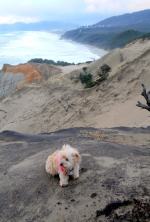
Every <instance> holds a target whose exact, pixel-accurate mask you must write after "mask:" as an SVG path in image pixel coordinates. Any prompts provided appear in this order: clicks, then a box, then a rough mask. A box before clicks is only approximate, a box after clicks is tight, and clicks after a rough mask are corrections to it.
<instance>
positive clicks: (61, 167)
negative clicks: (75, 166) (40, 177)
mask: <svg viewBox="0 0 150 222" xmlns="http://www.w3.org/2000/svg"><path fill="white" fill-rule="evenodd" d="M60 170H61V172H63V174H67V172H66V169H65V167H64V166H60Z"/></svg>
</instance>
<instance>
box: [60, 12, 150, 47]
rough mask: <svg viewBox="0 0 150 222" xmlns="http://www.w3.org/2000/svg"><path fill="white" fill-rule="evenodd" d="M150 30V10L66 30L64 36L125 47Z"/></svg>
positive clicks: (76, 39)
mask: <svg viewBox="0 0 150 222" xmlns="http://www.w3.org/2000/svg"><path fill="white" fill-rule="evenodd" d="M148 32H150V10H145V11H139V12H136V13H131V14H125V15H121V16H115V17H111V18H108V19H105V20H103V21H101V22H99V23H97V24H94V25H92V26H88V27H80V28H79V29H76V30H71V31H68V32H66V33H65V34H64V35H63V36H62V37H63V38H67V39H72V40H74V41H77V42H82V43H87V44H91V45H94V46H98V47H100V48H104V49H113V48H116V47H123V46H125V44H127V43H130V42H132V41H133V40H134V39H138V38H143V35H144V34H146V33H148Z"/></svg>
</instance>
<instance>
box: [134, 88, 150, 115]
mask: <svg viewBox="0 0 150 222" xmlns="http://www.w3.org/2000/svg"><path fill="white" fill-rule="evenodd" d="M142 88H143V91H142V93H141V95H142V96H143V97H144V98H145V100H146V103H147V105H145V104H143V103H141V102H140V101H138V102H137V104H136V106H138V107H140V108H142V109H146V110H148V111H149V112H150V91H146V88H145V86H144V84H142Z"/></svg>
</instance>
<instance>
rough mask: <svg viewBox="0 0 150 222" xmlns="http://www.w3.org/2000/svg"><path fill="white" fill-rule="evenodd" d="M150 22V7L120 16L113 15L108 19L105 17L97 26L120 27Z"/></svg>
mask: <svg viewBox="0 0 150 222" xmlns="http://www.w3.org/2000/svg"><path fill="white" fill-rule="evenodd" d="M147 23H149V24H150V9H147V10H143V11H138V12H133V13H128V14H123V15H119V16H113V17H110V18H107V19H104V20H102V21H100V22H98V23H96V24H95V25H94V26H95V27H101V26H102V27H104V26H106V27H119V26H130V25H136V24H139V25H141V24H147Z"/></svg>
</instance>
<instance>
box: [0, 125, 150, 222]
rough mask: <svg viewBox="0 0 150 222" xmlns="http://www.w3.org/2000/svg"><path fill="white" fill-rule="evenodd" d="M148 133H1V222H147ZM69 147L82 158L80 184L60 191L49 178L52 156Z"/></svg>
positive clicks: (149, 181) (54, 179) (83, 130)
mask: <svg viewBox="0 0 150 222" xmlns="http://www.w3.org/2000/svg"><path fill="white" fill-rule="evenodd" d="M149 134H150V128H112V129H94V128H71V129H67V130H61V131H58V132H54V133H49V134H38V135H31V134H30V135H28V134H20V133H16V132H13V131H4V132H2V133H0V221H1V222H34V221H35V222H50V221H53V222H80V221H81V222H83V221H88V222H95V221H99V222H131V221H132V222H149V221H150V198H149V197H150V158H149V156H150V148H149V147H150V138H149ZM64 143H69V144H71V145H73V146H75V147H78V149H79V151H80V153H81V155H82V164H81V170H80V178H79V179H78V180H75V181H74V180H71V179H70V183H69V186H68V187H65V188H61V187H60V186H59V184H58V178H57V177H48V176H47V175H46V173H45V170H44V164H45V160H46V158H47V156H48V155H49V153H51V152H53V151H54V150H55V149H57V148H59V147H61V146H62V144H64Z"/></svg>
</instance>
